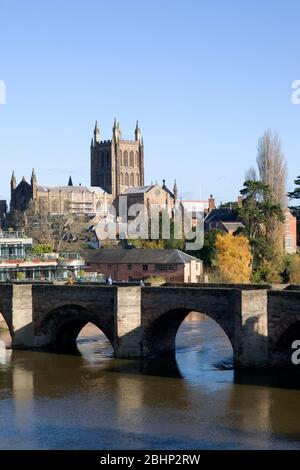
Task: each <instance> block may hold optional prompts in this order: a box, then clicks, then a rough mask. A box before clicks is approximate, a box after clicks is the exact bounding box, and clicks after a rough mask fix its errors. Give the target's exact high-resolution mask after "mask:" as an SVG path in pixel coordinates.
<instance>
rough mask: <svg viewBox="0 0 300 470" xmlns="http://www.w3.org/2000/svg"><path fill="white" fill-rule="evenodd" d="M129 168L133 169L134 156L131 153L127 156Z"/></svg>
mask: <svg viewBox="0 0 300 470" xmlns="http://www.w3.org/2000/svg"><path fill="white" fill-rule="evenodd" d="M129 166H131V168H133V167H134V154H133V152H132V151H131V152H130V154H129Z"/></svg>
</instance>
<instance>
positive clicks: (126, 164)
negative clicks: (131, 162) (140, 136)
mask: <svg viewBox="0 0 300 470" xmlns="http://www.w3.org/2000/svg"><path fill="white" fill-rule="evenodd" d="M123 162H124V166H128V152H127V150H125V151H124V160H123Z"/></svg>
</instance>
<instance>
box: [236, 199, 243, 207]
mask: <svg viewBox="0 0 300 470" xmlns="http://www.w3.org/2000/svg"><path fill="white" fill-rule="evenodd" d="M237 205H238V208H241V207H243V196H238V198H237Z"/></svg>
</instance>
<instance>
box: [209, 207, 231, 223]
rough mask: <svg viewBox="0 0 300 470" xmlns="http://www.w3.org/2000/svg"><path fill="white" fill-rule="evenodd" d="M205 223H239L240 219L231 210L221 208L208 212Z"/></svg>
mask: <svg viewBox="0 0 300 470" xmlns="http://www.w3.org/2000/svg"><path fill="white" fill-rule="evenodd" d="M207 222H240V218H239V216H238V215H237V214H236V213H235V212H234V211H233V210H231V209H229V208H227V207H223V208H220V209H213V210H212V211H211V212H209V214H207V216H206V218H205V223H207Z"/></svg>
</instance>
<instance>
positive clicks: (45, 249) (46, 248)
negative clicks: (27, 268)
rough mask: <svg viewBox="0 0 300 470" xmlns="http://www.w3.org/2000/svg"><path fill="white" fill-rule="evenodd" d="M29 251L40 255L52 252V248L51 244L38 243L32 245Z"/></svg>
mask: <svg viewBox="0 0 300 470" xmlns="http://www.w3.org/2000/svg"><path fill="white" fill-rule="evenodd" d="M31 252H32V254H33V255H41V254H43V253H52V252H53V248H52V246H51V245H47V244H38V245H33V247H32V249H31Z"/></svg>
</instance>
